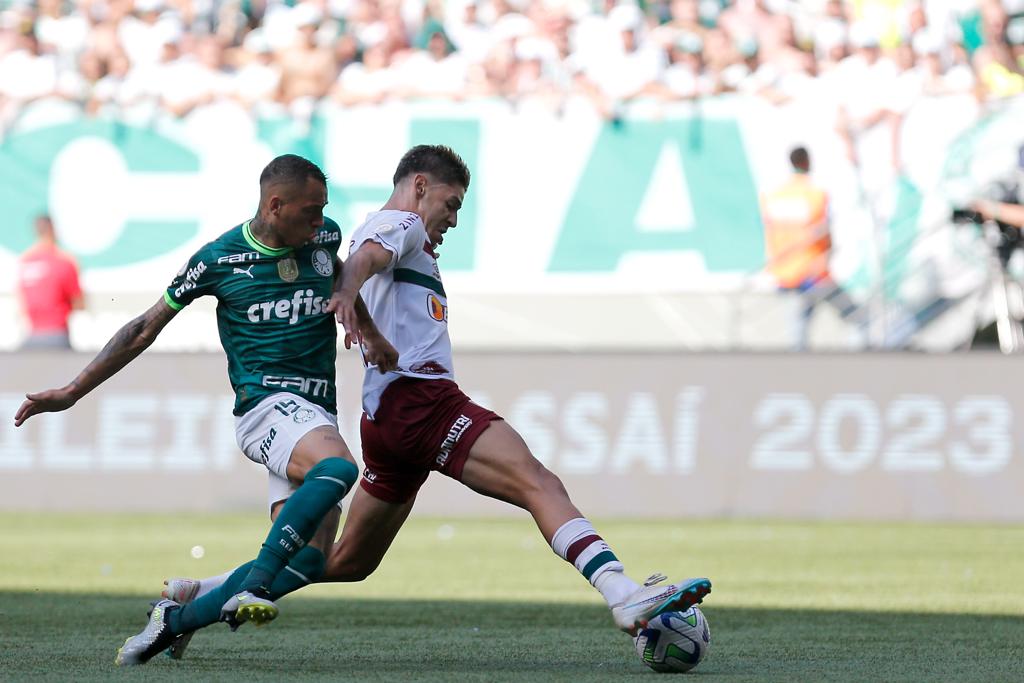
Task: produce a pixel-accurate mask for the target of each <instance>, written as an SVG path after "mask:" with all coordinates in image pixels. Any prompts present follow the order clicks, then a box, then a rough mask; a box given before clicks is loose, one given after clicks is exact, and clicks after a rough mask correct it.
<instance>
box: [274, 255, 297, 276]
mask: <svg viewBox="0 0 1024 683" xmlns="http://www.w3.org/2000/svg"><path fill="white" fill-rule="evenodd" d="M277 274H278V275H280V276H281V279H282V280H284V281H285V282H295V281H296V280H297V279H299V264H298V263H296V262H295V259H293V258H292V257H290V256H289V257H288V258H285V259H281V260H280V261H278V262H277Z"/></svg>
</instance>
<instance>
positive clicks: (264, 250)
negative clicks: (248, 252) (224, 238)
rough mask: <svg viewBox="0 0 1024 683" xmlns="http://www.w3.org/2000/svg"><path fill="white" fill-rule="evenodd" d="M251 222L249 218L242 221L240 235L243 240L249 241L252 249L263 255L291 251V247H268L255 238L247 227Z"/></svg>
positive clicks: (275, 254)
mask: <svg viewBox="0 0 1024 683" xmlns="http://www.w3.org/2000/svg"><path fill="white" fill-rule="evenodd" d="M251 222H252V221H251V220H248V221H246V222H244V223H242V237H244V238H245V241H246V242H248V243H249V246H250V247H252V248H253V249H255V250H256V251H258V252H260V253H261V254H263V255H265V256H284V255H285V254H287V253H289V252H290V251H292V248H291V247H281V248H279V249H275V248H273V247H268V246H267V245H265V244H263V242H260V241H259V240H258V239H256V236H255V235H253V234H252V230H250V229H249V223H251Z"/></svg>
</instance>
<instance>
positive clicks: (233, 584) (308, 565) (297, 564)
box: [168, 546, 327, 634]
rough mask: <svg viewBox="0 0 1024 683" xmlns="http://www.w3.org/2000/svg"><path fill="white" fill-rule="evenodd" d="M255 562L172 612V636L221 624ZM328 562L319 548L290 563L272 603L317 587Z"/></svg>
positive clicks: (272, 589) (276, 586) (304, 551)
mask: <svg viewBox="0 0 1024 683" xmlns="http://www.w3.org/2000/svg"><path fill="white" fill-rule="evenodd" d="M252 564H253V563H252V561H249V562H246V563H245V564H243V565H242V566H241V567H239V568H238V569H236V570H235V571H233V572H232V573H231V576H229V577H228V578H227V580H226V581H224V583H222V584H221V585H219V586H217V587H216V588H214V589H213V590H211V591H210V592H209V593H207V594H205V595H204V596H203V597H201V598H197V599H195V600H193V601H192V602H190V603H188V604H186V605H182V606H181V609H176V610H172V611H171V613H170V616H169V617H168V619H169V620H170V626H171V632H172V633H176V634H177V633H188V632H189V631H195V630H196V629H199V628H203V627H204V626H209V625H210V624H214V623H217V622H218V621H220V608H221V607H223V606H224V603H225V602H227V601H228V600H230V599H231V597H232V596H233V595H235V594H236V593H238V591H239V587H240V586H241V585H242V579H244V578H245V577H246V576H248V574H249V571H250V570H251V569H252ZM326 564H327V560H326V558H325V557H324V554H323V553H322V552H320V550H319V549H318V548H314V547H312V546H306V547H305V548H303V549H302V550H300V551H299V552H297V553H295V557H293V558H292V561H291V562H289V563H288V566H286V567H285V569H284V571H282V572H281V573H280V574H278V575H277V578H276V579H274V585H273V586H271V587H270V597H271V599H272V600H277V599H278V598H280V597H282V596H285V595H288V594H289V593H294V592H295V591H297V590H299V589H300V588H302V587H304V586H308V585H309V584H311V583H316V582H317V581H318V580H319V579H320V578H321V577H322V576H323V575H324V569H325V565H326Z"/></svg>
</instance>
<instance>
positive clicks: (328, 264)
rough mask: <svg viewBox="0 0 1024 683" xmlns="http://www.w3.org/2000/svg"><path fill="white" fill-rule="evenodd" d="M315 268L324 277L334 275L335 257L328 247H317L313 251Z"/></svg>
mask: <svg viewBox="0 0 1024 683" xmlns="http://www.w3.org/2000/svg"><path fill="white" fill-rule="evenodd" d="M313 270H315V271H316V272H318V273H320V274H321V275H323V276H324V277H330V276H332V275H334V259H332V258H331V255H330V253H329V252H328V251H327V250H326V249H316V250H315V251H314V252H313Z"/></svg>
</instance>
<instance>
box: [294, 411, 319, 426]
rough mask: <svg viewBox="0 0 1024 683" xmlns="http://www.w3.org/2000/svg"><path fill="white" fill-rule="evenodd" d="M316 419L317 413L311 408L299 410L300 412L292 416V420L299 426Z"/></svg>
mask: <svg viewBox="0 0 1024 683" xmlns="http://www.w3.org/2000/svg"><path fill="white" fill-rule="evenodd" d="M314 417H316V413H314V412H313V411H312V410H310V409H309V408H299V409H298V410H296V411H295V414H294V415H292V419H293V420H295V421H296V422H298V423H299V424H302V423H303V422H309V421H310V420H312V419H313V418H314Z"/></svg>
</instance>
